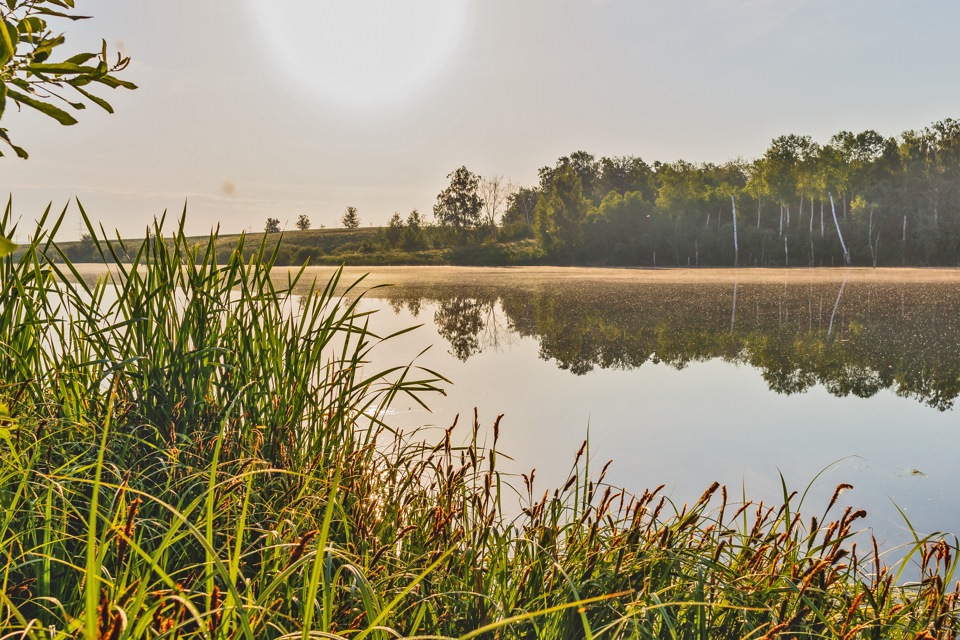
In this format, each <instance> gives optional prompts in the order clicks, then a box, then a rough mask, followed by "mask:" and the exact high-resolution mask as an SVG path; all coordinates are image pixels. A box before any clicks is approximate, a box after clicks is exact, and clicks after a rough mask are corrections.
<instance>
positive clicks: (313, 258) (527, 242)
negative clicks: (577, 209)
mask: <svg viewBox="0 0 960 640" xmlns="http://www.w3.org/2000/svg"><path fill="white" fill-rule="evenodd" d="M404 231H405V234H404V236H403V237H399V238H394V239H393V240H392V241H391V237H390V234H389V230H388V229H387V228H385V227H366V228H361V229H310V230H307V231H285V232H283V233H271V234H264V233H262V232H259V233H250V234H246V239H245V242H244V247H245V248H244V255H245V257H246V258H247V259H249V258H250V257H251V256H253V255H254V254H255V253H257V252H258V251H259V249H260V245H261V243H263V242H266V251H267V253H269V254H272V253H273V252H274V251H276V253H277V255H276V261H275V263H276V264H278V265H301V264H304V263H305V262H307V261H309V263H310V264H313V265H340V264H343V263H347V264H351V265H482V266H494V265H527V264H541V263H542V262H543V255H542V252H541V251H540V250H539V248H538V247H537V244H536V242H535V241H534V240H532V239H520V240H495V239H493V238H492V237H491V236H490V235H489V232H487V231H485V230H484V231H473V232H471V233H470V234H468V235H467V236H466V237H464V238H460V237H458V236H456V235H455V234H454V233H452V232H451V230H449V229H444V228H440V227H427V228H424V229H420V230H419V231H418V232H417V234H416V236H414V237H408V236H409V235H410V234H409V232H408V231H407V230H404ZM239 239H240V235H238V234H228V235H221V236H219V237H218V238H217V241H216V244H215V248H216V252H217V260H218V262H220V263H221V264H223V263H226V262H228V261H229V259H230V254H231V253H232V252H233V251H234V249H236V247H237V244H238V241H239ZM208 241H209V239H208V238H207V237H202V238H201V237H197V238H190V242H191V244H194V245H196V244H200V243H202V244H204V245H206V244H207V242H208ZM142 242H143V240H142V239H139V240H132V241H128V242H126V243H125V246H126V250H127V254H128V255H133V254H134V253H135V252H136V251H137V249H139V247H140V245H141V244H142ZM278 244H279V247H278V246H277V245H278ZM61 247H62V248H63V250H64V252H65V253H66V254H67V255H68V256H69V257H70V259H71V260H73V261H75V262H86V261H91V260H92V261H98V258H97V249H96V246H95V245H94V243H93V241H92V240H87V241H85V242H67V243H62V244H61Z"/></svg>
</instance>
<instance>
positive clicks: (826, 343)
mask: <svg viewBox="0 0 960 640" xmlns="http://www.w3.org/2000/svg"><path fill="white" fill-rule="evenodd" d="M413 300H417V301H420V300H429V301H433V302H435V303H437V304H438V309H437V311H436V313H435V316H434V320H435V322H436V323H437V327H438V330H439V331H440V334H441V335H442V336H443V337H444V338H445V339H446V340H447V341H448V342H449V343H450V345H451V352H452V353H453V355H454V356H456V357H457V358H458V359H460V360H466V359H468V358H469V357H471V356H472V355H475V354H476V353H479V352H480V351H482V350H483V349H484V348H487V347H490V346H498V345H500V344H502V343H503V342H504V341H505V340H507V339H509V338H510V336H520V337H532V338H534V339H536V340H537V341H538V343H539V345H540V356H541V357H542V358H544V359H546V360H553V361H555V362H556V364H557V366H558V367H560V368H562V369H565V370H569V371H571V372H572V373H574V374H577V375H582V374H585V373H588V372H589V371H591V370H592V369H594V368H597V367H599V368H603V369H633V368H638V367H640V366H642V365H643V364H644V363H646V362H648V361H650V362H654V363H657V362H663V363H666V364H668V365H670V366H673V367H676V368H678V369H679V368H683V367H685V366H686V365H687V364H688V363H690V362H699V361H706V360H710V359H714V358H720V359H723V360H725V361H728V362H734V363H744V364H749V365H751V366H753V367H756V368H757V369H759V370H760V371H761V372H762V375H763V377H764V380H765V381H766V382H767V384H768V385H769V387H770V389H772V390H774V391H776V392H778V393H785V394H792V393H802V392H804V391H806V390H808V389H810V388H811V387H813V386H815V385H817V384H821V385H823V386H824V388H826V389H827V391H829V392H830V393H832V394H834V395H836V396H847V395H854V396H858V397H870V396H873V395H875V394H876V393H878V392H879V391H881V390H883V389H892V390H894V391H895V392H896V393H897V394H898V395H901V396H905V397H912V398H916V399H917V400H920V401H922V402H924V403H926V404H928V405H930V406H932V407H935V408H937V409H940V410H946V409H949V408H951V407H952V406H953V403H954V400H955V399H956V398H957V396H958V395H960V314H958V313H957V312H958V311H960V291H956V290H953V289H951V287H949V286H946V285H943V286H941V285H930V284H895V283H882V284H877V283H843V284H841V283H836V282H832V283H829V282H828V283H804V284H794V285H789V286H788V285H786V284H783V285H769V284H756V283H748V284H745V283H739V284H736V285H734V284H727V285H720V284H697V285H692V284H670V285H653V284H633V285H624V284H622V283H620V284H616V283H610V284H607V283H602V282H597V283H590V284H588V285H582V284H581V285H571V284H560V283H543V284H540V285H537V286H528V287H526V288H517V287H510V286H503V287H496V288H493V287H488V288H486V289H482V288H477V289H473V288H464V287H462V286H456V285H450V286H447V287H443V286H434V287H431V288H430V289H429V290H422V291H409V292H408V293H407V294H405V295H404V296H403V299H402V302H403V304H405V305H407V306H408V308H411V310H412V307H411V306H410V305H411V302H412V301H413ZM398 301H399V300H398V299H395V300H393V303H398ZM417 304H419V302H418V303H417Z"/></svg>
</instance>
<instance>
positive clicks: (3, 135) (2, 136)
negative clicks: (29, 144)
mask: <svg viewBox="0 0 960 640" xmlns="http://www.w3.org/2000/svg"><path fill="white" fill-rule="evenodd" d="M0 140H3V141H4V142H6V143H7V144H8V145H10V148H11V149H13V152H14V153H16V154H17V157H19V158H23V159H24V160H26V159H27V152H26V151H24V150H23V149H22V148H21V147H18V146H17V145H15V144H13V142H11V141H10V136H9V135H7V130H6V129H0ZM0 157H3V154H2V153H0Z"/></svg>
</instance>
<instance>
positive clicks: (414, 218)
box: [407, 209, 425, 230]
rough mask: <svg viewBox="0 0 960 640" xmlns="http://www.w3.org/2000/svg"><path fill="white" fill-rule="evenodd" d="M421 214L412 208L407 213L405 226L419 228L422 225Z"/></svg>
mask: <svg viewBox="0 0 960 640" xmlns="http://www.w3.org/2000/svg"><path fill="white" fill-rule="evenodd" d="M424 222H425V221H424V219H423V214H422V213H420V212H419V211H418V210H416V209H414V210H413V211H411V212H410V213H409V214H408V215H407V226H408V227H410V228H411V229H417V230H420V229H421V228H423V225H424Z"/></svg>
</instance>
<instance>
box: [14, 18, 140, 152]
mask: <svg viewBox="0 0 960 640" xmlns="http://www.w3.org/2000/svg"><path fill="white" fill-rule="evenodd" d="M73 5H74V3H73V0H7V2H6V3H5V4H4V6H3V9H2V10H0V27H3V32H2V35H0V119H2V118H3V113H4V106H5V105H6V104H9V103H13V104H15V105H16V106H17V108H18V109H19V108H22V107H28V108H30V109H34V110H36V111H39V112H40V113H42V114H44V115H46V116H49V117H51V118H53V119H54V120H56V121H57V122H59V123H60V124H62V125H72V124H76V122H77V120H76V118H74V117H73V115H71V114H70V113H68V112H67V111H66V110H65V109H66V108H67V107H69V108H71V109H73V110H77V111H78V110H80V109H83V108H84V107H85V106H86V105H85V104H84V103H83V100H89V101H90V102H92V103H94V104H95V105H97V106H98V107H100V108H101V109H103V110H104V111H107V112H108V113H113V108H112V107H111V106H110V104H109V103H108V102H107V101H106V100H104V99H103V98H100V97H97V96H95V95H93V93H91V92H90V89H91V87H92V86H93V84H94V83H96V84H100V85H103V86H105V87H109V88H111V89H115V88H117V87H123V88H125V89H136V88H137V87H136V85H134V84H133V83H131V82H127V81H125V80H119V79H117V78H116V77H114V76H113V75H112V74H114V73H117V72H120V71H123V70H124V69H126V68H127V65H129V63H130V59H129V58H125V57H123V56H120V55H119V54H118V55H117V58H116V61H115V62H112V63H111V60H110V59H109V58H108V56H107V47H106V43H104V46H103V49H102V50H101V51H97V52H95V53H78V54H76V55H73V56H71V57H69V58H66V59H64V60H56V59H52V58H51V56H52V55H53V52H54V49H56V48H57V47H59V46H60V45H62V44H63V43H64V37H63V36H62V35H59V34H54V33H53V32H52V31H51V30H50V28H49V27H48V26H47V18H48V17H50V16H59V17H63V18H67V19H69V20H81V19H83V18H84V17H85V16H80V15H73V11H74V6H73ZM67 91H73V92H76V93H77V94H79V95H69V93H66V92H67ZM65 95H69V99H68V98H67V97H65ZM78 98H79V99H78ZM0 140H2V141H3V142H5V143H6V144H8V145H9V146H10V147H11V148H12V149H13V151H14V153H16V154H17V156H19V157H21V158H26V157H27V152H26V151H24V150H23V149H22V148H21V147H18V146H16V145H15V144H13V142H11V141H10V136H9V134H8V132H7V129H4V128H3V127H0ZM2 155H3V153H0V156H2Z"/></svg>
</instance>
